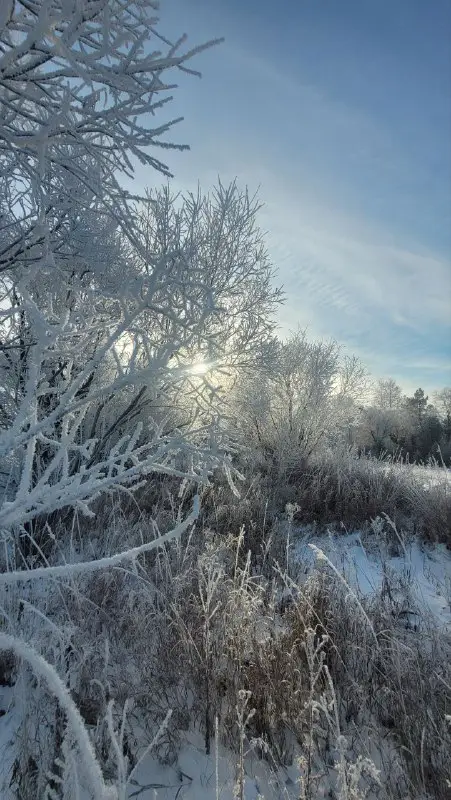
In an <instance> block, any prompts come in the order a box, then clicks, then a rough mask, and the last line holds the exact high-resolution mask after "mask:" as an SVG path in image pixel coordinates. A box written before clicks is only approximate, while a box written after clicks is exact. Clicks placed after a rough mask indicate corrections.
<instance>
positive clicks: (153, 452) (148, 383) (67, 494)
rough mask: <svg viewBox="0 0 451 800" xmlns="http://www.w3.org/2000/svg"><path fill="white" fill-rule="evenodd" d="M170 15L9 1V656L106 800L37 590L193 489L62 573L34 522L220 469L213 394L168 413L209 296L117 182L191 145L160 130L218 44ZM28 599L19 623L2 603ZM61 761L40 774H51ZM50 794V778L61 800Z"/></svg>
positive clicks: (4, 375)
mask: <svg viewBox="0 0 451 800" xmlns="http://www.w3.org/2000/svg"><path fill="white" fill-rule="evenodd" d="M157 9H158V3H156V2H154V0H134V2H133V3H128V2H123V0H14V2H8V1H4V2H1V3H0V386H1V390H2V391H1V393H0V533H1V534H2V538H3V545H2V547H1V555H0V560H1V566H0V569H1V570H2V573H1V574H0V586H1V590H0V591H1V597H0V605H1V606H2V616H1V619H0V626H1V627H0V649H1V650H6V651H10V652H13V653H14V654H15V656H16V657H17V658H18V659H20V660H22V662H23V663H27V664H28V666H29V668H31V670H32V671H33V673H34V675H35V677H36V678H38V679H39V678H42V679H44V682H45V683H46V691H50V693H51V694H52V695H53V697H54V698H56V700H57V701H58V704H59V708H60V709H61V711H62V712H63V716H64V717H65V724H64V732H63V737H62V745H61V749H60V755H59V758H60V760H61V758H62V759H63V761H64V765H65V766H64V775H63V778H61V779H59V780H60V782H61V781H62V784H61V790H62V792H63V796H64V797H65V798H66V797H69V796H70V797H73V796H75V795H77V796H78V793H80V791H81V788H80V787H83V788H86V789H87V790H88V791H89V792H90V796H91V797H93V798H94V797H95V798H100V797H102V798H105V799H106V798H107V797H111V798H112V797H119V796H121V797H122V796H125V788H124V786H122V787H120V788H119V789H118V791H116V790H115V789H114V790H113V789H110V788H108V787H107V786H106V785H105V783H104V779H103V777H102V774H101V770H100V767H99V764H98V762H97V761H96V757H95V755H94V751H93V749H92V746H91V743H90V740H89V736H88V733H87V731H86V728H85V724H84V722H83V719H82V717H81V716H80V714H79V712H78V711H77V709H76V707H75V705H74V703H73V701H72V699H71V697H70V694H69V692H68V690H67V689H66V686H65V683H64V680H63V678H61V676H59V675H58V672H57V670H56V669H55V667H53V666H52V665H51V664H50V663H48V660H46V659H50V658H52V657H53V655H52V654H54V652H56V650H55V648H56V645H55V647H54V646H53V644H52V643H51V642H50V643H49V645H48V646H49V650H47V649H46V647H47V645H46V644H45V643H44V642H43V641H42V640H41V641H40V642H39V643H36V642H34V644H36V646H35V647H34V646H33V645H32V644H31V643H30V642H25V641H23V640H22V639H24V638H26V636H27V634H26V632H25V628H23V626H21V623H20V617H21V612H20V608H21V606H20V603H21V597H24V596H25V594H26V592H27V588H28V587H27V586H26V584H27V582H28V580H29V579H30V578H31V579H32V580H33V583H34V585H35V586H36V585H38V584H39V582H42V581H43V580H46V579H50V578H56V577H58V578H68V577H69V578H71V577H73V575H75V573H77V574H78V575H80V574H81V573H84V572H88V571H92V569H94V568H95V569H103V568H108V567H110V568H111V567H113V566H117V565H119V564H122V563H123V562H125V561H128V562H129V563H130V562H133V561H134V560H136V559H137V557H138V556H139V555H140V554H141V553H144V552H147V551H148V550H151V549H154V548H155V547H157V546H158V545H159V544H162V543H164V542H165V541H167V540H168V539H170V538H173V537H175V536H180V535H181V533H183V532H184V531H185V530H187V529H188V528H190V527H191V526H192V525H193V523H194V522H195V520H196V518H197V515H198V511H199V508H198V496H197V495H196V497H195V501H194V508H193V511H192V513H191V514H188V515H185V516H184V519H183V518H182V517H183V515H182V514H180V517H181V518H180V519H179V520H178V524H175V525H174V526H173V528H172V530H169V531H166V532H165V531H164V530H163V531H161V532H160V530H159V528H158V527H157V525H156V524H155V526H154V528H153V529H152V530H153V532H154V538H153V539H152V541H150V542H143V544H142V545H141V546H140V547H135V548H131V549H130V548H129V549H125V548H126V544H124V550H123V551H122V552H116V553H114V552H113V553H111V555H110V556H109V557H106V558H104V559H103V560H97V561H95V560H94V561H92V562H89V561H86V560H85V561H84V562H83V563H82V564H80V563H79V564H76V565H75V564H71V563H69V562H68V561H67V559H66V555H67V554H64V553H62V551H61V552H60V553H59V555H58V559H60V560H57V562H56V564H55V562H54V563H53V565H52V563H51V562H49V560H48V559H47V558H46V557H44V556H43V553H42V550H41V549H40V547H39V544H38V543H37V542H36V541H35V539H34V528H33V524H34V522H35V520H36V519H37V518H40V519H45V518H46V517H48V515H49V514H51V513H53V512H59V511H61V509H65V508H70V509H72V510H78V511H79V512H81V513H82V514H85V515H88V516H92V514H93V510H92V505H93V503H94V502H95V501H96V500H98V498H99V497H100V496H101V495H102V494H103V493H105V492H111V491H112V490H113V489H114V490H118V489H119V490H122V491H127V492H130V491H131V490H134V489H136V488H137V487H138V486H139V484H140V481H142V479H143V478H145V477H146V476H147V475H149V473H160V474H164V475H170V476H172V477H176V478H183V479H186V480H187V481H188V482H190V483H194V484H199V483H202V482H204V481H206V480H207V477H208V474H209V472H210V471H211V470H212V469H213V468H214V467H215V466H218V465H219V464H220V463H221V461H222V459H223V457H224V448H223V447H222V440H221V436H222V434H221V432H220V426H219V424H218V422H217V420H218V413H216V419H213V417H212V414H211V413H209V412H210V408H209V405H208V403H206V402H205V400H204V399H203V397H202V393H203V391H204V390H203V387H202V386H198V387H197V389H196V391H195V392H192V393H191V395H190V400H189V407H188V409H187V413H186V415H185V417H184V418H183V419H182V418H181V416H180V414H179V415H177V413H176V411H174V397H175V396H176V394H177V392H178V391H180V387H181V386H182V385H183V382H184V381H185V378H186V374H185V372H186V371H185V372H184V371H183V370H181V369H180V366H179V365H178V364H177V358H176V355H177V353H178V352H183V353H186V352H187V351H189V350H190V349H193V348H194V347H196V348H199V347H200V346H202V344H203V343H204V342H205V339H206V321H207V320H208V317H209V315H211V314H214V313H216V306H215V302H214V301H213V302H212V296H213V293H212V289H211V286H207V285H206V280H205V275H204V274H202V272H201V270H200V268H197V267H196V266H195V263H194V262H193V261H191V262H190V261H189V259H188V257H187V254H186V253H184V252H182V251H181V249H180V246H179V244H180V243H179V242H177V240H176V235H175V233H176V232H175V231H174V230H173V229H172V230H171V229H169V227H168V228H166V230H165V231H163V234H164V241H165V246H164V247H162V248H160V249H158V250H155V249H154V250H153V251H152V252H149V251H148V249H146V241H145V238H144V236H143V232H142V228H140V222H139V219H138V217H137V216H136V213H135V212H136V204H137V203H139V202H140V198H137V197H134V196H133V197H132V196H131V195H130V194H129V193H127V192H126V191H125V190H124V189H123V188H122V186H121V183H120V179H121V176H126V177H127V178H131V177H133V173H134V166H135V165H136V163H139V164H140V165H141V166H144V167H150V168H152V169H153V170H157V171H158V172H160V173H162V174H163V175H166V176H169V175H170V172H169V169H168V167H167V166H166V164H164V163H162V162H161V161H160V160H159V159H157V158H155V155H154V148H155V147H156V146H159V147H160V148H164V149H166V150H167V149H170V148H174V147H182V149H183V148H184V147H185V146H180V145H174V144H173V143H171V142H170V141H168V140H167V139H166V135H167V134H168V132H169V131H170V129H171V127H172V125H173V124H174V122H175V121H177V120H171V119H170V117H166V119H163V121H162V123H160V124H157V125H155V123H154V118H155V116H156V115H157V114H164V106H165V105H166V103H167V102H168V101H169V100H171V99H172V98H171V97H170V96H169V90H171V89H173V88H175V84H173V82H172V81H171V82H168V81H167V80H165V75H166V73H167V72H174V71H177V70H180V69H183V70H184V71H187V72H191V70H190V69H189V67H188V65H187V62H188V61H189V59H191V57H192V56H193V55H195V54H197V53H198V52H200V51H201V50H203V49H205V47H208V46H210V45H211V44H213V42H210V43H209V44H207V45H203V46H201V47H198V48H194V49H192V50H186V49H185V50H184V48H185V37H181V38H180V39H179V40H178V41H177V42H175V43H171V42H169V41H168V40H167V39H166V38H165V37H164V36H163V35H162V34H161V33H160V32H159V29H158V18H157V15H156V11H157ZM152 169H151V170H150V172H151V174H152ZM143 200H144V198H143ZM47 524H48V523H47ZM49 530H50V528H49ZM50 533H51V535H52V536H53V539H55V536H54V534H53V532H52V531H51V530H50ZM25 539H26V540H27V541H29V542H31V550H32V551H33V553H34V555H33V556H32V557H31V558H29V557H27V556H24V554H23V553H22V551H21V543H22V542H23V541H24V540H25ZM56 546H59V544H58V543H57V545H56ZM87 552H88V551H87ZM36 553H39V559H38V560H39V564H36V557H35V554H36ZM20 554H21V555H20ZM21 559H22V560H21ZM61 561H62V562H63V563H61ZM52 568H53V570H54V571H53V573H52ZM55 570H56V572H55ZM2 581H3V585H1V584H2ZM6 584H7V585H6ZM45 585H46V586H48V585H49V583H48V582H47V580H46V584H45ZM7 589H8V590H9V592H8V594H7V595H6V594H5V592H6V590H7ZM45 591H47V589H46V590H45ZM45 591H44V592H43V593H44V594H45ZM14 599H16V604H18V605H17V607H16V608H15V610H14V615H15V617H14V618H13V617H12V616H11V613H10V612H11V607H10V606H8V609H9V611H8V613H7V612H4V611H3V604H4V603H6V604H7V603H13V602H14ZM43 613H45V612H43ZM43 618H44V617H43ZM30 633H31V635H32V636H33V632H32V631H31V632H30V631H28V634H29V635H30ZM43 648H44V649H43ZM52 648H53V650H52ZM39 650H41V651H42V652H45V656H46V658H44V657H43V655H42V653H40V652H39ZM60 669H61V665H60ZM38 690H39V691H41V689H38ZM113 734H114V731H113V732H112V735H113ZM112 744H113V747H114V746H115V745H116V744H117V742H115V741H113V742H112ZM50 766H51V765H47V766H46V765H45V764H42V765H41V770H42V776H43V780H45V781H46V780H47V778H46V777H45V776H46V772H45V770H46V769H47V768H50ZM80 776H81V777H80ZM53 779H54V776H53V777H52V780H53ZM49 787H50V778H49V784H48V786H47V788H46V789H45V792H44V796H45V797H49V798H50V797H53V796H55V795H54V790H52V789H51V788H49ZM30 791H32V792H33V790H32V789H30ZM36 792H37V789H36ZM52 792H53V793H52ZM73 792H75V795H74V794H73ZM36 796H37V795H36ZM39 796H42V794H41V792H39ZM58 796H60V795H58Z"/></svg>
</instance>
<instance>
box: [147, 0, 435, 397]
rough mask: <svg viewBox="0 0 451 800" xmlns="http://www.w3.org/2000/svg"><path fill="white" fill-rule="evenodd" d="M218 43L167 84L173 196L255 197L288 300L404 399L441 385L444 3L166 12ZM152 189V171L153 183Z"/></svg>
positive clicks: (246, 3)
mask: <svg viewBox="0 0 451 800" xmlns="http://www.w3.org/2000/svg"><path fill="white" fill-rule="evenodd" d="M161 5H162V10H161V29H162V30H164V31H167V32H168V33H169V34H170V35H175V34H179V33H182V32H186V33H187V34H188V36H189V41H190V42H192V43H193V44H194V43H198V42H202V41H204V40H206V39H209V38H212V37H216V36H222V35H223V36H225V37H226V42H225V44H223V45H221V46H220V47H218V48H215V49H214V50H212V51H210V52H208V53H206V54H204V55H202V56H201V57H199V58H198V59H197V60H196V64H194V63H193V66H197V67H198V68H199V69H201V70H202V72H203V78H202V80H201V81H198V80H196V79H194V78H185V77H184V76H181V80H180V81H179V83H180V88H179V90H178V91H177V92H176V93H175V99H174V103H173V104H172V108H171V113H173V114H174V115H177V116H178V115H179V114H182V115H183V116H184V117H185V121H184V122H183V123H181V124H180V125H179V126H178V128H177V129H174V137H173V138H174V139H177V140H178V141H184V142H187V143H189V144H190V145H191V148H192V149H191V151H190V152H189V153H181V154H178V153H173V154H171V153H169V154H168V161H169V164H170V167H171V169H172V170H173V171H174V172H175V176H176V177H175V180H174V183H175V185H176V187H177V188H193V187H194V186H195V185H196V183H197V181H198V180H199V181H200V183H201V185H202V187H203V188H205V189H208V188H209V187H211V186H212V185H213V184H214V183H215V180H216V177H217V176H218V175H219V176H220V177H221V179H222V180H228V179H233V178H235V177H237V179H238V182H239V183H241V184H247V185H248V186H249V187H250V189H252V190H255V189H257V188H258V187H260V191H259V194H260V198H261V200H262V201H263V203H264V209H263V210H262V212H261V214H260V222H261V225H262V227H263V228H264V229H265V230H266V231H268V236H267V243H268V248H269V251H270V254H271V256H272V259H273V261H274V264H275V265H276V267H278V270H279V279H280V281H279V282H280V283H282V284H283V285H284V288H285V291H286V294H287V301H286V304H285V306H284V308H283V311H282V312H281V314H280V324H281V328H280V333H281V334H282V335H284V334H286V333H288V332H289V330H290V329H291V330H293V329H296V328H297V326H298V325H301V326H302V327H305V326H307V328H308V330H309V332H310V335H311V336H312V338H313V337H334V338H336V339H337V340H338V341H340V342H341V343H343V344H344V345H346V346H347V347H348V348H349V350H350V351H352V352H355V353H357V354H358V355H360V356H361V357H362V358H363V359H364V361H365V363H366V364H367V366H368V367H369V369H370V370H371V371H372V373H373V374H374V375H376V376H387V375H392V376H393V377H395V378H397V379H398V380H399V382H400V383H401V385H402V386H403V388H404V389H405V390H406V391H410V390H412V389H415V388H416V387H418V386H422V387H424V388H425V389H426V390H427V391H431V390H432V389H434V388H439V387H440V386H443V385H449V384H450V383H451V45H450V31H451V0H434V1H433V2H429V3H427V2H424V0H395V2H394V1H393V0H377V2H376V0H297V2H295V1H294V0H279V2H278V3H274V2H269V0H259V1H258V0H163V2H162V4H161ZM149 177H150V176H149Z"/></svg>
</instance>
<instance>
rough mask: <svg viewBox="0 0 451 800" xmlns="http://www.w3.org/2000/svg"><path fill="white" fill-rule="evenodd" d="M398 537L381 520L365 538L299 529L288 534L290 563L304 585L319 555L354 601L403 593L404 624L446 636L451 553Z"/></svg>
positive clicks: (450, 609)
mask: <svg viewBox="0 0 451 800" xmlns="http://www.w3.org/2000/svg"><path fill="white" fill-rule="evenodd" d="M388 536H390V538H389V540H387V539H388ZM398 536H399V534H397V533H396V532H395V531H394V529H393V528H391V526H390V525H388V524H387V523H385V522H384V521H383V520H380V519H378V520H376V522H375V523H373V525H372V528H371V530H370V531H368V532H365V533H362V532H354V533H344V534H337V533H332V532H330V533H329V534H328V535H322V536H317V535H315V534H313V533H312V532H311V531H309V530H307V531H306V529H305V528H301V529H297V530H293V531H292V532H291V537H292V562H293V565H294V569H295V572H296V574H297V576H298V577H299V579H300V580H302V579H304V580H305V578H306V576H308V575H310V574H311V573H312V571H313V569H314V568H316V567H317V566H319V565H320V564H321V555H320V553H324V555H325V557H326V558H327V560H328V561H329V562H330V564H332V565H333V567H334V568H335V570H337V572H338V573H339V575H340V576H341V577H342V579H343V580H344V581H346V583H347V585H348V586H349V587H350V589H351V590H352V591H353V592H355V594H356V596H357V597H358V598H362V597H365V598H371V597H376V596H377V595H381V594H383V593H384V592H385V593H386V594H387V593H391V594H396V595H397V596H398V597H399V596H400V595H401V594H402V595H403V598H404V600H405V603H404V604H405V609H404V610H403V611H402V612H401V613H402V615H403V616H404V617H405V620H406V624H407V623H410V624H411V625H412V626H416V627H417V628H420V627H421V626H422V625H424V624H426V623H427V622H428V621H432V622H433V623H434V624H435V625H437V626H439V627H440V628H442V629H444V630H446V631H451V552H450V551H449V550H448V549H447V548H446V547H445V545H442V544H436V545H431V544H428V543H423V542H420V541H419V540H418V539H416V538H415V539H409V540H404V539H403V538H402V537H401V536H399V538H398ZM318 551H320V553H318ZM326 568H328V567H326ZM329 568H330V567H329Z"/></svg>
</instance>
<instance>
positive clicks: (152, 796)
mask: <svg viewBox="0 0 451 800" xmlns="http://www.w3.org/2000/svg"><path fill="white" fill-rule="evenodd" d="M245 749H246V750H249V748H248V747H246V748H245ZM244 764H245V779H244V797H245V800H258V798H259V797H264V798H265V800H282V799H283V800H295V798H298V797H299V784H298V778H299V771H298V769H297V768H296V767H295V766H293V767H288V768H285V769H283V770H282V769H279V770H278V771H277V773H276V772H274V771H272V770H271V769H270V767H269V765H268V763H267V762H266V761H262V760H261V759H259V758H257V756H256V755H255V753H253V752H252V750H250V751H249V752H248V753H247V755H246V757H245V761H244ZM236 776H237V756H236V755H234V754H233V753H232V752H231V751H229V750H227V749H225V748H223V747H220V748H219V752H218V754H216V753H215V752H213V753H212V754H211V755H209V756H207V755H205V744H204V739H203V737H202V736H200V735H199V734H196V733H190V734H187V736H186V740H185V743H184V745H183V746H182V749H181V751H180V753H179V756H178V759H177V765H176V766H174V767H167V766H163V765H161V764H159V763H158V761H157V760H156V759H154V758H152V757H151V756H149V757H148V758H146V759H144V760H143V763H142V765H140V767H138V769H137V771H136V774H135V775H134V776H133V779H132V785H131V786H130V790H129V798H132V797H139V798H140V800H176V798H177V800H216V798H218V800H234V798H235V797H236V796H237V795H236V792H235V787H236Z"/></svg>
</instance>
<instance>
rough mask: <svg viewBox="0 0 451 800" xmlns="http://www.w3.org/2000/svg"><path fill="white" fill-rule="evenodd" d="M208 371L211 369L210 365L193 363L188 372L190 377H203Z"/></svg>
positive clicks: (198, 362) (199, 362) (200, 362)
mask: <svg viewBox="0 0 451 800" xmlns="http://www.w3.org/2000/svg"><path fill="white" fill-rule="evenodd" d="M209 369H211V367H210V364H207V362H206V361H195V362H194V364H191V366H190V368H189V371H190V373H191V375H205V374H206V373H207V372H208V370H209Z"/></svg>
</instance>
